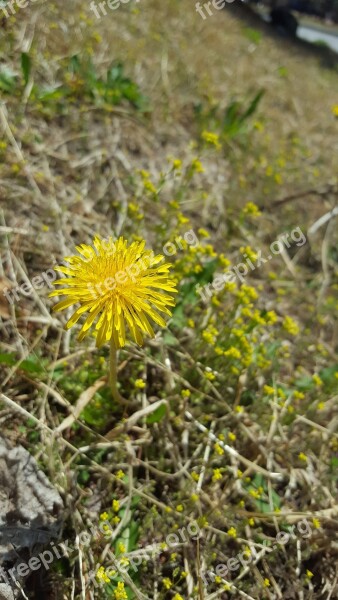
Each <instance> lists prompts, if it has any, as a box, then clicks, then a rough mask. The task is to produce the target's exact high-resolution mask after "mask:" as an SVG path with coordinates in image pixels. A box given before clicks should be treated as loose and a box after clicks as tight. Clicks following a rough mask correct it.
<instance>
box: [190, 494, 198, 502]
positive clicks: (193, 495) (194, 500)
mask: <svg viewBox="0 0 338 600" xmlns="http://www.w3.org/2000/svg"><path fill="white" fill-rule="evenodd" d="M190 500H191V502H197V501H198V500H199V496H198V494H191V496H190Z"/></svg>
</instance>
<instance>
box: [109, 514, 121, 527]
mask: <svg viewBox="0 0 338 600" xmlns="http://www.w3.org/2000/svg"><path fill="white" fill-rule="evenodd" d="M120 521H121V519H120V517H117V516H115V517H113V518H112V520H111V522H112V523H113V525H118V524H119V522H120Z"/></svg>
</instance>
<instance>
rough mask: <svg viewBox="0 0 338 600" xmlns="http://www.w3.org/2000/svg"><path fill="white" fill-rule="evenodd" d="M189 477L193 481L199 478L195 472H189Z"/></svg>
mask: <svg viewBox="0 0 338 600" xmlns="http://www.w3.org/2000/svg"><path fill="white" fill-rule="evenodd" d="M191 477H192V478H193V480H194V481H198V480H199V478H200V476H199V474H198V473H196V471H192V472H191Z"/></svg>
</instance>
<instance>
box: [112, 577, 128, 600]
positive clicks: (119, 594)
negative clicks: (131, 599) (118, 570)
mask: <svg viewBox="0 0 338 600" xmlns="http://www.w3.org/2000/svg"><path fill="white" fill-rule="evenodd" d="M114 598H115V600H128V594H127V592H126V590H125V588H124V583H123V581H119V582H118V584H117V587H116V588H115V590H114Z"/></svg>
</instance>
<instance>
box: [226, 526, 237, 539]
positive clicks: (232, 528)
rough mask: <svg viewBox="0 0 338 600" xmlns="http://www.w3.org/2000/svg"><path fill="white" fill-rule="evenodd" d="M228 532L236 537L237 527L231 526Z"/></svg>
mask: <svg viewBox="0 0 338 600" xmlns="http://www.w3.org/2000/svg"><path fill="white" fill-rule="evenodd" d="M227 534H228V535H230V537H233V538H236V537H237V531H236V529H235V527H230V529H228V531H227Z"/></svg>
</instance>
